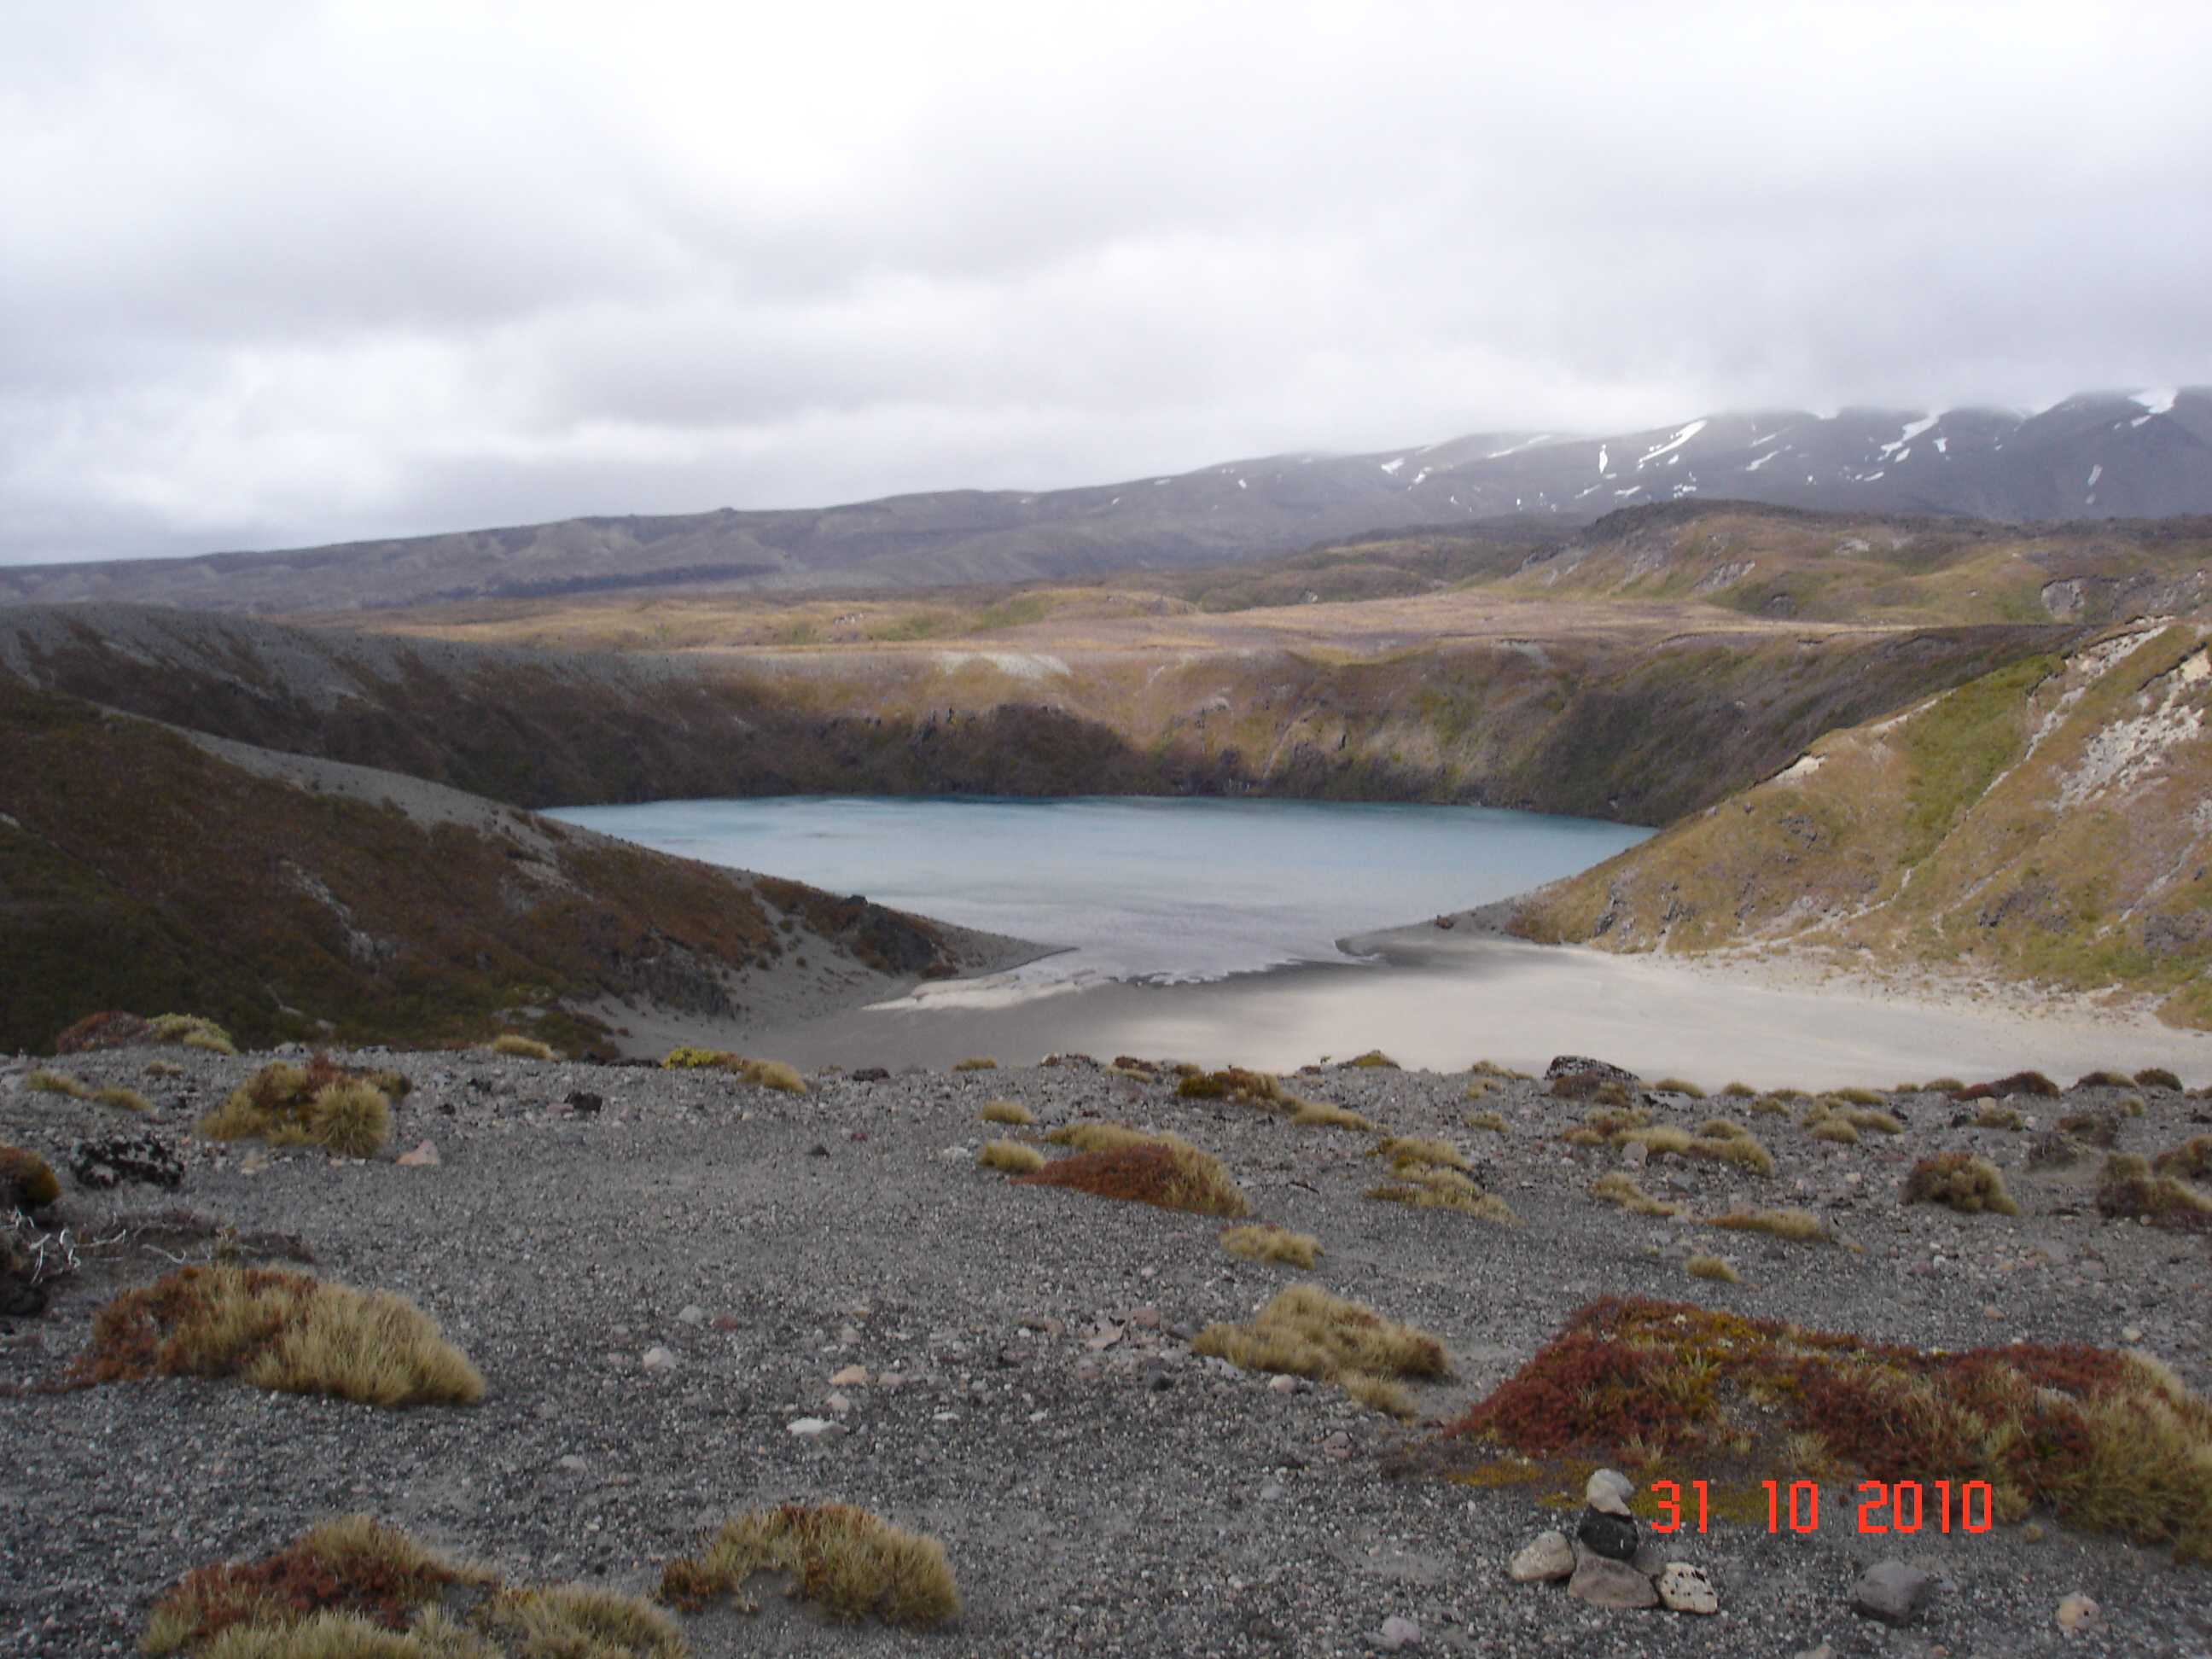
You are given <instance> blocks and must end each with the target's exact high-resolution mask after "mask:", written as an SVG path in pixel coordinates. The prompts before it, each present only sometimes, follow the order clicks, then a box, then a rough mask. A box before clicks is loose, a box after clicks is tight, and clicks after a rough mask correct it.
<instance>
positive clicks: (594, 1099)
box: [568, 1089, 606, 1117]
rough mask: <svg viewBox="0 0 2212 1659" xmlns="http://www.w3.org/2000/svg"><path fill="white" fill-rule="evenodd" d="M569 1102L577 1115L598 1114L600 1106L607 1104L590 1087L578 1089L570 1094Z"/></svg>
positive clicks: (588, 1115)
mask: <svg viewBox="0 0 2212 1659" xmlns="http://www.w3.org/2000/svg"><path fill="white" fill-rule="evenodd" d="M605 1104H606V1102H605V1101H604V1100H602V1099H600V1098H599V1096H597V1095H595V1094H593V1093H592V1091H590V1090H589V1089H578V1090H575V1091H572V1092H571V1093H570V1094H569V1096H568V1105H569V1107H570V1108H571V1109H573V1110H574V1112H575V1114H576V1115H577V1116H579V1117H592V1116H594V1115H597V1114H598V1112H599V1108H600V1107H602V1106H604V1105H605Z"/></svg>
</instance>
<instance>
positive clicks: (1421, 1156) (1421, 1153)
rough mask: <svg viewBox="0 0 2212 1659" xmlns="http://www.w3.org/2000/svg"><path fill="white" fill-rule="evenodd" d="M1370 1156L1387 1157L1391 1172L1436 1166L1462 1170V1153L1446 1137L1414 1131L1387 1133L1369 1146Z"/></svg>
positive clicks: (1464, 1161)
mask: <svg viewBox="0 0 2212 1659" xmlns="http://www.w3.org/2000/svg"><path fill="white" fill-rule="evenodd" d="M1367 1156H1368V1157H1370V1158H1387V1159H1389V1164H1390V1169H1391V1171H1392V1173H1393V1174H1396V1175H1404V1174H1406V1173H1407V1171H1409V1170H1426V1169H1431V1168H1440V1169H1446V1170H1465V1169H1467V1168H1468V1161H1467V1158H1466V1157H1465V1156H1464V1155H1463V1154H1462V1152H1460V1150H1459V1148H1458V1147H1456V1146H1453V1145H1452V1144H1451V1143H1450V1142H1449V1141H1448V1140H1425V1139H1421V1138H1420V1137H1419V1136H1418V1135H1389V1136H1387V1137H1385V1138H1384V1139H1382V1140H1380V1141H1377V1142H1376V1144H1375V1145H1374V1146H1372V1147H1371V1148H1370V1149H1369V1151H1368V1153H1367Z"/></svg>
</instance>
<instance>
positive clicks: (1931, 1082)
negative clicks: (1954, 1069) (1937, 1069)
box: [1920, 1077, 1966, 1095]
mask: <svg viewBox="0 0 2212 1659" xmlns="http://www.w3.org/2000/svg"><path fill="white" fill-rule="evenodd" d="M1965 1087H1966V1084H1965V1082H1964V1081H1963V1080H1962V1079H1959V1078H1955V1077H1931V1078H1929V1079H1928V1081H1927V1082H1925V1083H1923V1084H1922V1085H1920V1088H1921V1092H1923V1094H1931V1095H1955V1094H1957V1093H1958V1092H1959V1091H1960V1090H1962V1089H1964V1088H1965Z"/></svg>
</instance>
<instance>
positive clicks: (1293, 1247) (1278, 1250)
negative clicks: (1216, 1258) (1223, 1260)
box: [1221, 1222, 1322, 1268]
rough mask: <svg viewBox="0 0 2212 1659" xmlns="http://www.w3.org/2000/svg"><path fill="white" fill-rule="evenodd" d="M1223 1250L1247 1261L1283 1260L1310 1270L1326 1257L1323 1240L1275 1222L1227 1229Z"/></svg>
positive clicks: (1224, 1233) (1289, 1264)
mask: <svg viewBox="0 0 2212 1659" xmlns="http://www.w3.org/2000/svg"><path fill="white" fill-rule="evenodd" d="M1221 1248H1222V1249H1225V1250H1226V1251H1228V1252H1229V1254H1230V1255H1233V1256H1239V1257H1242V1258H1243V1260H1245V1261H1280V1262H1283V1263H1285V1265H1286V1266H1289V1267H1301V1268H1310V1267H1312V1266H1313V1265H1314V1263H1315V1262H1316V1261H1319V1260H1320V1259H1321V1255H1322V1248H1321V1240H1319V1239H1318V1238H1316V1237H1314V1236H1313V1235H1312V1234H1311V1233H1294V1232H1292V1231H1291V1230H1290V1229H1289V1228H1287V1227H1278V1226H1276V1225H1274V1224H1273V1223H1272V1222H1261V1223H1260V1224H1258V1225H1254V1226H1249V1227H1230V1228H1225V1229H1224V1230H1223V1232H1222V1235H1221Z"/></svg>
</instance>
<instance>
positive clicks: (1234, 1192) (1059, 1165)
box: [1017, 1124, 1252, 1218]
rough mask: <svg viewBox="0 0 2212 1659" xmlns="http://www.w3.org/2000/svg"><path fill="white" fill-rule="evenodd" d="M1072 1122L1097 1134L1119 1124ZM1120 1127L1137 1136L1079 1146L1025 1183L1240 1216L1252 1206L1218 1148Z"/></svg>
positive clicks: (1201, 1212)
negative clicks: (1209, 1149)
mask: <svg viewBox="0 0 2212 1659" xmlns="http://www.w3.org/2000/svg"><path fill="white" fill-rule="evenodd" d="M1069 1127H1072V1128H1075V1129H1077V1130H1079V1132H1083V1131H1087V1132H1090V1137H1091V1138H1092V1139H1094V1140H1095V1139H1097V1135H1098V1132H1100V1131H1109V1132H1110V1131H1114V1130H1115V1128H1116V1127H1117V1126H1114V1125H1109V1124H1082V1125H1071V1126H1069ZM1054 1133H1058V1131H1054ZM1118 1133H1119V1134H1120V1135H1122V1136H1133V1139H1123V1140H1120V1141H1119V1142H1118V1144H1100V1145H1097V1146H1096V1148H1095V1150H1091V1151H1083V1152H1077V1153H1076V1154H1075V1156H1073V1158H1060V1159H1059V1160H1058V1161H1057V1162H1054V1163H1051V1164H1046V1165H1045V1166H1044V1168H1042V1169H1041V1170H1036V1171H1034V1172H1033V1173H1031V1174H1029V1175H1025V1176H1018V1177H1017V1178H1018V1180H1019V1181H1020V1182H1022V1184H1023V1185H1024V1186H1030V1187H1065V1188H1068V1189H1069V1190H1070V1191H1073V1192H1079V1193H1089V1194H1091V1195H1092V1196H1093V1197H1095V1198H1114V1199H1121V1200H1124V1201H1126V1202H1129V1203H1134V1204H1152V1205H1157V1206H1158V1207H1159V1208H1161V1209H1164V1210H1186V1211H1188V1212H1190V1213H1192V1214H1194V1215H1218V1216H1225V1217H1229V1218H1237V1217H1240V1216H1246V1215H1249V1214H1250V1213H1251V1212H1252V1202H1251V1200H1249V1199H1248V1198H1246V1197H1245V1196H1244V1193H1243V1188H1240V1187H1238V1186H1237V1183H1236V1182H1235V1181H1234V1180H1232V1179H1231V1177H1230V1174H1229V1171H1228V1170H1227V1169H1226V1168H1225V1166H1224V1165H1223V1164H1222V1162H1221V1160H1220V1159H1219V1158H1215V1157H1214V1156H1213V1155H1212V1153H1210V1152H1200V1151H1199V1149H1198V1148H1197V1147H1195V1146H1192V1145H1191V1144H1190V1143H1189V1142H1188V1141H1187V1140H1185V1139H1182V1138H1181V1137H1180V1136H1178V1135H1137V1134H1135V1133H1134V1132H1133V1131H1131V1130H1127V1129H1121V1130H1119V1132H1118ZM1077 1144H1079V1145H1080V1144H1081V1143H1080V1141H1078V1142H1077Z"/></svg>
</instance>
